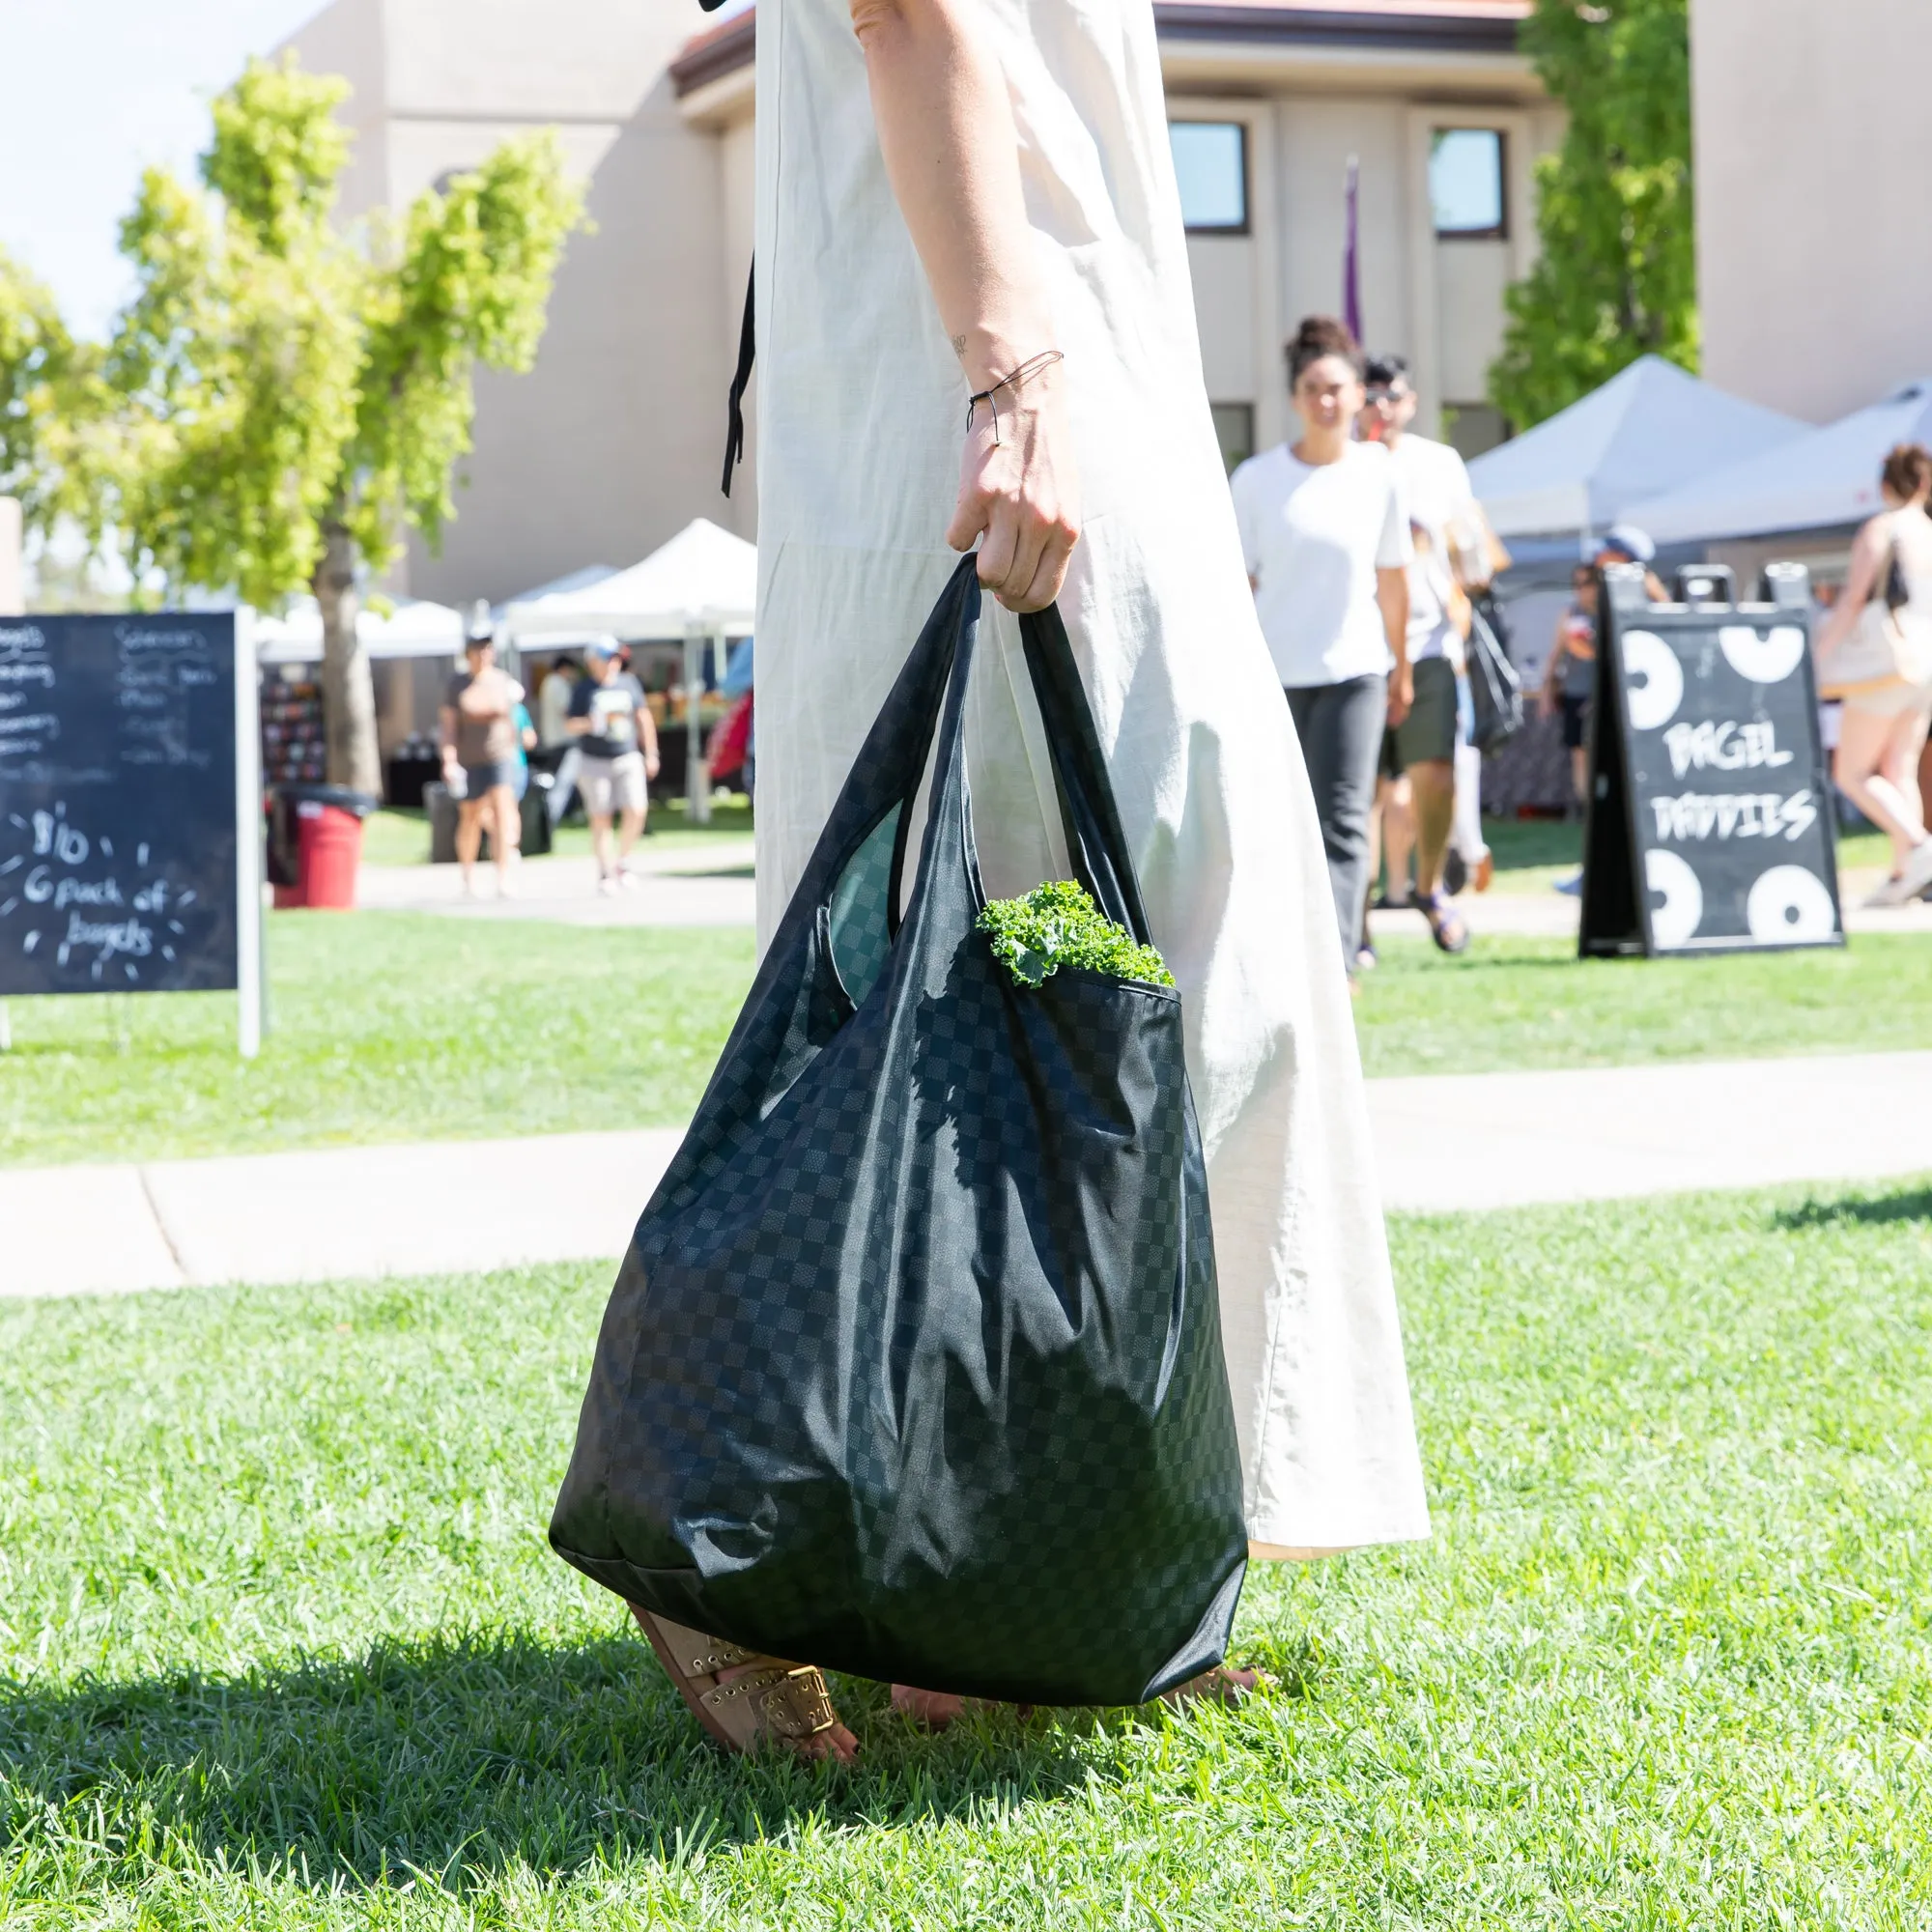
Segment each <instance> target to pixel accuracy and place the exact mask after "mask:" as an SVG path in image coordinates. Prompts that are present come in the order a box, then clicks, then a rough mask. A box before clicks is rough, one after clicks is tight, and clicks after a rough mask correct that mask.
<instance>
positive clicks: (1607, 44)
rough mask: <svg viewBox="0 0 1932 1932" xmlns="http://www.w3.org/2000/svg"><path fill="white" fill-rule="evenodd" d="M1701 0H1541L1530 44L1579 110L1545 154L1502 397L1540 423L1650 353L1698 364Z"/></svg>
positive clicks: (1513, 308)
mask: <svg viewBox="0 0 1932 1932" xmlns="http://www.w3.org/2000/svg"><path fill="white" fill-rule="evenodd" d="M1687 5H1688V0H1601V4H1589V0H1537V5H1536V11H1535V13H1534V14H1533V15H1532V16H1531V17H1530V19H1529V20H1527V21H1526V22H1525V23H1524V26H1523V30H1522V43H1523V46H1524V49H1525V50H1526V51H1527V52H1528V53H1529V55H1530V56H1531V58H1532V59H1533V60H1534V61H1535V63H1536V69H1537V72H1538V73H1539V74H1540V75H1541V76H1542V78H1543V82H1544V85H1545V86H1546V87H1547V88H1548V90H1549V92H1550V94H1551V95H1552V96H1553V97H1554V98H1555V99H1558V100H1560V101H1561V102H1562V103H1563V105H1564V107H1565V108H1566V109H1567V110H1568V112H1569V116H1570V125H1569V129H1568V131H1567V133H1566V134H1565V136H1564V139H1563V144H1562V146H1561V147H1560V148H1559V149H1558V150H1557V151H1556V152H1555V153H1554V154H1552V155H1547V156H1543V157H1542V158H1541V159H1540V160H1539V161H1538V162H1537V165H1536V184H1537V194H1538V210H1537V226H1538V230H1539V233H1540V236H1541V241H1542V253H1541V255H1540V257H1539V259H1538V261H1537V264H1536V266H1535V268H1534V269H1532V270H1531V271H1530V272H1529V274H1528V275H1526V276H1525V277H1524V278H1523V279H1522V280H1521V281H1520V282H1518V283H1517V284H1516V285H1515V286H1514V287H1513V288H1512V289H1511V290H1510V291H1509V296H1508V305H1509V317H1510V320H1509V327H1508V330H1507V333H1506V335H1505V338H1504V345H1503V352H1502V355H1501V356H1500V357H1499V358H1498V359H1497V361H1496V363H1495V365H1494V366H1493V368H1492V370H1491V372H1490V394H1491V398H1492V401H1494V403H1495V404H1496V405H1497V407H1498V408H1499V409H1501V410H1502V412H1504V414H1505V415H1507V416H1509V417H1510V419H1511V420H1512V421H1513V422H1515V423H1517V424H1518V425H1519V426H1520V427H1527V426H1529V425H1530V424H1533V423H1538V422H1541V421H1542V420H1543V419H1544V418H1545V417H1547V416H1550V415H1554V414H1555V413H1556V412H1557V411H1558V410H1562V409H1566V408H1568V407H1569V405H1570V404H1572V403H1574V402H1575V401H1577V398H1578V397H1579V396H1583V395H1586V394H1588V392H1589V391H1590V390H1592V389H1594V388H1596V387H1597V386H1598V385H1599V384H1603V383H1605V382H1607V381H1608V380H1609V378H1610V377H1612V376H1614V375H1615V374H1616V373H1617V372H1618V371H1619V370H1620V369H1623V368H1625V367H1627V366H1628V365H1629V364H1630V363H1632V362H1634V361H1635V360H1636V359H1637V357H1638V356H1640V355H1653V354H1654V355H1664V356H1667V357H1669V359H1670V360H1671V361H1673V362H1677V363H1680V364H1681V365H1682V366H1683V367H1685V368H1686V369H1690V370H1695V368H1696V367H1697V360H1698V332H1697V284H1696V249H1695V236H1694V227H1693V220H1692V214H1693V210H1692V200H1691V176H1690V28H1689V21H1688V18H1687Z"/></svg>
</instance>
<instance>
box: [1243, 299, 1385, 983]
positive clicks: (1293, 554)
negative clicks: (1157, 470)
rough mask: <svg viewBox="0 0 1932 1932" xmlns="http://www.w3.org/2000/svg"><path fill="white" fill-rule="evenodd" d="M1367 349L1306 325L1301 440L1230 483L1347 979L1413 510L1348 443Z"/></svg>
mask: <svg viewBox="0 0 1932 1932" xmlns="http://www.w3.org/2000/svg"><path fill="white" fill-rule="evenodd" d="M1366 368H1367V363H1366V361H1365V360H1364V358H1363V355H1362V351H1361V345H1360V344H1359V343H1357V342H1356V340H1355V338H1354V337H1353V335H1351V334H1350V332H1349V330H1348V329H1347V328H1346V327H1344V326H1343V325H1342V324H1341V323H1339V322H1337V321H1336V320H1335V319H1334V318H1333V317H1332V316H1325V315H1312V316H1310V317H1308V318H1307V320H1306V321H1304V322H1303V323H1302V325H1301V327H1299V328H1298V329H1297V330H1296V331H1295V333H1294V336H1293V339H1292V340H1291V341H1290V343H1289V345H1288V386H1289V394H1290V396H1291V398H1292V399H1293V404H1294V409H1295V412H1296V414H1298V415H1299V416H1300V418H1301V440H1300V441H1298V442H1295V443H1285V442H1284V443H1277V444H1276V445H1275V447H1274V448H1273V449H1267V450H1264V451H1263V452H1262V453H1261V454H1260V455H1259V456H1252V457H1250V458H1249V459H1248V461H1247V462H1245V463H1244V464H1242V465H1241V467H1240V468H1239V469H1237V470H1236V471H1235V480H1234V492H1235V514H1236V519H1237V521H1238V522H1239V524H1240V526H1241V548H1242V550H1243V551H1244V552H1245V553H1246V555H1247V564H1248V582H1249V583H1250V584H1251V585H1252V586H1253V588H1254V593H1255V608H1256V611H1257V613H1258V614H1259V616H1260V618H1261V626H1262V635H1263V637H1264V638H1265V639H1266V640H1267V647H1268V654H1269V655H1270V656H1271V657H1272V658H1273V660H1274V667H1275V673H1276V675H1277V676H1278V677H1279V678H1280V679H1281V682H1282V685H1283V688H1284V689H1285V690H1286V691H1287V693H1288V704H1289V710H1290V712H1291V713H1292V714H1293V719H1294V728H1295V733H1296V735H1297V736H1298V737H1299V738H1300V740H1301V753H1302V757H1303V758H1304V759H1305V760H1306V762H1307V765H1308V778H1309V782H1310V783H1311V784H1312V785H1313V786H1314V789H1315V811H1316V816H1317V818H1318V819H1319V820H1320V821H1321V843H1322V847H1323V849H1324V851H1325V853H1326V855H1327V860H1328V883H1329V888H1330V890H1331V891H1332V892H1333V894H1334V896H1335V920H1336V923H1337V925H1338V926H1339V928H1340V930H1341V939H1342V956H1343V959H1344V961H1345V963H1346V964H1347V966H1348V969H1349V973H1350V980H1351V982H1352V980H1353V976H1354V973H1355V969H1356V966H1357V964H1358V963H1359V961H1358V949H1359V948H1360V947H1361V943H1362V914H1363V911H1364V909H1365V906H1366V903H1367V899H1368V891H1369V814H1370V811H1371V809H1372V808H1373V806H1374V804H1375V796H1376V772H1377V766H1378V759H1379V757H1380V754H1381V744H1382V729H1383V726H1384V725H1400V724H1401V723H1402V721H1403V719H1404V718H1405V717H1406V716H1407V713H1408V706H1409V700H1410V696H1411V694H1412V686H1411V684H1410V681H1409V680H1410V670H1409V665H1408V566H1409V563H1410V562H1411V561H1412V559H1413V557H1414V555H1415V550H1414V544H1413V540H1412V539H1411V537H1410V534H1409V527H1408V508H1407V505H1406V502H1405V501H1404V497H1403V490H1402V482H1401V478H1400V475H1399V473H1398V471H1397V469H1396V466H1395V463H1394V461H1393V459H1392V458H1391V457H1390V455H1389V452H1388V451H1387V449H1385V448H1384V447H1383V446H1382V445H1381V444H1380V443H1378V442H1357V441H1356V440H1354V431H1355V418H1356V417H1357V416H1358V415H1359V414H1360V413H1361V412H1362V408H1363V405H1364V403H1365V402H1366V400H1367V395H1366V391H1365V390H1364V387H1363V376H1364V372H1365V370H1366Z"/></svg>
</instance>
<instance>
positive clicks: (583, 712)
mask: <svg viewBox="0 0 1932 1932" xmlns="http://www.w3.org/2000/svg"><path fill="white" fill-rule="evenodd" d="M622 654H623V647H622V646H621V645H620V644H619V643H618V642H617V640H616V639H614V638H600V639H598V641H597V642H596V643H594V644H592V645H591V646H590V648H589V649H588V650H587V651H585V652H584V654H583V662H584V667H585V673H586V674H585V676H584V678H583V680H582V683H580V684H579V685H578V687H577V689H576V690H575V691H574V692H573V693H572V694H571V699H570V731H571V734H572V735H573V736H574V737H575V738H576V740H577V749H578V751H579V752H580V753H582V759H583V762H582V767H581V769H580V770H579V773H578V780H577V781H578V785H579V787H580V788H581V789H582V793H583V810H584V812H585V813H586V815H587V816H588V817H589V820H590V848H591V850H592V852H594V853H595V854H596V858H597V890H598V891H599V892H600V893H605V894H610V893H614V892H616V891H617V890H618V888H619V887H620V886H629V885H631V884H632V883H633V879H632V875H631V873H630V871H629V870H628V869H627V866H626V862H627V861H628V860H629V858H630V856H631V848H632V846H634V845H635V844H636V843H637V842H638V837H639V834H640V833H641V832H642V831H643V829H644V813H645V810H647V809H648V807H649V805H650V791H649V784H650V781H651V780H652V779H654V778H656V777H657V775H658V732H657V725H656V722H655V721H654V720H653V719H652V717H651V712H650V706H649V705H647V704H646V703H645V702H644V688H643V686H642V685H640V684H639V682H638V680H637V679H636V678H635V677H633V676H632V675H631V673H630V672H629V671H627V670H625V669H624V668H623V667H622V665H621V663H620V662H619V660H620V659H621V657H622ZM613 819H614V820H615V821H616V838H615V844H614V847H613V845H612V839H611V821H612V820H613Z"/></svg>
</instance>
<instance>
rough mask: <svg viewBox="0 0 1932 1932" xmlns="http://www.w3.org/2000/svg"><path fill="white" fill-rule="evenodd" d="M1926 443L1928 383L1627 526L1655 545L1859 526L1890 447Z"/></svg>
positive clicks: (1697, 484) (1654, 506)
mask: <svg viewBox="0 0 1932 1932" xmlns="http://www.w3.org/2000/svg"><path fill="white" fill-rule="evenodd" d="M1928 440H1932V378H1927V379H1926V380H1924V381H1922V382H1918V383H1909V384H1906V386H1905V387H1904V388H1902V389H1899V390H1896V391H1895V392H1894V393H1893V394H1891V395H1889V396H1888V397H1887V398H1886V399H1885V401H1884V402H1882V403H1873V404H1872V405H1871V406H1870V408H1868V409H1862V410H1855V411H1854V412H1852V413H1851V414H1850V415H1848V416H1842V417H1840V418H1839V419H1838V421H1836V422H1834V423H1828V424H1827V425H1826V426H1825V427H1824V428H1823V429H1814V430H1811V431H1808V432H1807V433H1806V434H1804V435H1803V436H1800V437H1797V438H1795V439H1794V440H1792V441H1790V442H1787V443H1785V444H1783V445H1782V446H1781V447H1779V448H1778V449H1776V450H1774V451H1772V452H1771V453H1770V454H1768V455H1766V456H1763V457H1761V458H1758V459H1756V460H1754V461H1750V462H1745V463H1732V464H1727V465H1726V466H1725V467H1724V468H1723V469H1718V470H1714V471H1712V472H1711V473H1710V474H1708V475H1704V476H1699V477H1697V478H1696V479H1695V480H1694V481H1693V482H1690V483H1687V484H1685V485H1684V486H1683V487H1682V488H1680V489H1676V490H1672V491H1670V492H1668V493H1667V494H1662V495H1659V496H1656V497H1652V498H1651V499H1650V500H1649V501H1648V502H1642V503H1637V504H1634V505H1633V506H1632V509H1631V521H1632V522H1633V523H1635V524H1640V525H1641V526H1643V528H1645V529H1646V530H1648V531H1649V532H1650V533H1651V535H1652V536H1654V537H1655V538H1657V540H1658V541H1659V542H1660V543H1696V542H1700V541H1705V540H1708V539H1710V538H1713V537H1741V536H1771V535H1774V534H1777V533H1781V532H1783V531H1785V530H1820V529H1831V528H1833V527H1835V526H1841V525H1845V524H1861V523H1863V522H1864V520H1865V519H1866V518H1867V517H1870V516H1874V515H1876V514H1877V512H1878V511H1879V510H1880V509H1882V508H1883V507H1884V505H1883V504H1882V503H1881V502H1880V500H1879V494H1878V473H1879V469H1880V467H1881V466H1882V465H1883V464H1884V462H1885V458H1886V453H1887V451H1889V449H1890V448H1891V446H1892V445H1893V444H1894V443H1898V442H1925V441H1928Z"/></svg>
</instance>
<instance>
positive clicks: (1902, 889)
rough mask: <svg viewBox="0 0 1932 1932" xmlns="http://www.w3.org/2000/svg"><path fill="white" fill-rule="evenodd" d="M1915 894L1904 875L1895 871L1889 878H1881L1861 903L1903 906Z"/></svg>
mask: <svg viewBox="0 0 1932 1932" xmlns="http://www.w3.org/2000/svg"><path fill="white" fill-rule="evenodd" d="M1914 896H1916V895H1914V894H1913V892H1912V891H1911V889H1910V888H1909V887H1908V886H1907V885H1906V883H1905V880H1904V879H1903V877H1902V876H1900V875H1899V874H1898V873H1893V874H1892V876H1891V877H1890V878H1889V879H1881V880H1880V881H1879V882H1878V884H1877V885H1875V886H1874V887H1873V888H1872V889H1871V891H1870V892H1868V893H1867V894H1866V895H1864V898H1863V899H1862V900H1861V904H1864V905H1867V906H1901V905H1903V904H1905V902H1906V901H1907V900H1908V899H1910V898H1912V897H1914Z"/></svg>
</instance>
